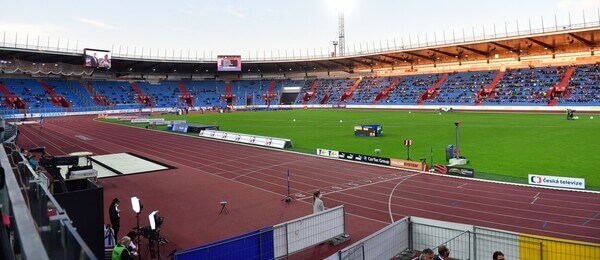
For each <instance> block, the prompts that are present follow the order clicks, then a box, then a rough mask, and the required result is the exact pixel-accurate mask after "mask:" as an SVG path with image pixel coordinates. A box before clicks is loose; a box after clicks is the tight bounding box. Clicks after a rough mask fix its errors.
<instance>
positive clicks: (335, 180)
mask: <svg viewBox="0 0 600 260" xmlns="http://www.w3.org/2000/svg"><path fill="white" fill-rule="evenodd" d="M19 138H20V139H19V145H20V146H21V147H22V148H24V149H29V148H32V147H36V146H45V147H46V148H47V151H48V152H49V153H51V154H53V155H62V154H67V153H70V152H77V151H91V152H93V153H94V154H98V155H101V154H110V153H120V152H131V153H134V154H138V155H141V156H144V157H148V158H151V159H153V160H157V161H160V162H162V163H165V164H169V165H171V166H174V167H177V169H172V170H166V171H158V172H153V173H145V174H135V175H129V176H119V177H113V178H105V179H101V180H100V184H101V185H102V186H103V187H104V204H105V212H108V206H109V204H110V201H111V200H112V198H114V197H118V198H120V199H121V201H122V205H121V209H122V210H123V212H122V213H121V222H122V223H121V230H122V231H121V232H120V234H123V235H124V234H125V233H126V232H127V231H128V227H133V226H135V217H134V214H133V212H132V211H131V208H130V207H131V206H130V205H128V203H127V201H129V199H128V198H129V197H131V196H138V197H139V198H140V199H141V200H142V202H143V204H144V207H145V208H144V211H145V212H147V213H150V212H151V211H152V210H156V209H158V210H160V211H161V215H163V216H165V224H164V225H163V229H162V233H161V234H162V235H164V236H165V237H167V238H168V239H169V241H170V243H169V244H168V245H167V246H166V250H164V251H163V252H167V251H171V250H174V249H177V250H178V249H186V248H190V247H193V246H196V245H200V244H205V243H208V242H214V241H216V240H220V239H224V238H227V237H231V236H234V235H239V234H242V233H245V232H249V231H252V230H255V229H259V228H262V227H265V226H270V225H274V224H277V223H281V222H284V221H287V220H291V219H294V218H297V217H301V216H304V215H307V214H310V213H311V212H312V206H311V197H310V196H311V194H312V192H314V191H315V190H317V189H320V190H321V191H322V192H324V199H323V200H324V202H325V206H326V207H334V206H337V205H345V207H346V213H347V217H346V229H347V232H348V233H349V234H350V235H351V238H352V240H353V241H358V240H359V239H361V238H363V237H365V236H367V235H369V234H371V233H373V232H375V231H376V230H379V229H380V228H382V227H384V226H386V225H388V224H389V223H391V219H392V218H393V219H394V220H398V219H401V218H402V217H404V216H409V215H411V216H419V217H426V218H434V219H439V220H444V221H452V222H459V223H465V224H472V225H479V226H485V227H492V228H499V229H504V230H510V231H516V232H522V233H528V234H536V235H545V236H552V237H559V238H565V239H573V240H579V241H587V242H594V243H600V193H587V192H575V191H562V190H552V189H543V188H534V187H523V186H517V185H510V184H499V183H492V182H482V181H476V180H469V179H460V178H451V177H447V176H440V175H433V174H415V173H412V172H404V171H399V170H397V169H389V168H382V167H375V166H369V165H363V164H356V163H350V162H343V161H337V160H331V159H325V158H318V157H314V156H308V155H303V154H296V153H289V152H282V151H277V150H270V149H262V148H257V147H249V146H242V145H236V144H230V143H224V142H218V141H210V140H205V139H200V138H192V137H188V136H182V135H177V134H171V133H164V132H158V131H152V130H145V129H138V128H131V127H125V126H118V125H113V124H107V123H100V122H95V121H93V120H92V118H91V117H68V118H54V119H47V120H46V121H45V122H44V125H43V127H39V126H37V125H24V126H22V127H21V136H20V137H19ZM288 169H289V170H290V171H291V173H292V177H291V187H292V194H294V196H295V197H296V198H297V201H295V202H292V203H290V204H286V203H284V202H282V201H281V199H282V198H283V197H284V196H285V194H286V188H287V183H286V172H287V170H288ZM222 200H226V201H228V202H229V203H228V206H227V207H228V208H229V210H230V211H231V212H230V213H229V214H227V215H219V214H218V213H219V210H220V205H219V202H220V201H222ZM130 212H131V213H130ZM105 219H106V221H105V222H108V213H106V217H105ZM142 225H147V218H142ZM349 244H350V243H346V244H343V245H341V246H338V247H332V246H328V245H324V246H320V247H317V248H315V249H314V250H312V251H310V252H302V253H300V255H299V257H300V258H306V257H311V258H322V257H325V256H328V255H330V254H332V253H333V252H335V251H337V250H339V249H341V248H343V247H345V246H347V245H349ZM163 255H164V254H163Z"/></svg>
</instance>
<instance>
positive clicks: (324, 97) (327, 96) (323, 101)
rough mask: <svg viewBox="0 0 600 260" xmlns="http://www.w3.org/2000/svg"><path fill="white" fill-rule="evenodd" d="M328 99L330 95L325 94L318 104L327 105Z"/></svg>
mask: <svg viewBox="0 0 600 260" xmlns="http://www.w3.org/2000/svg"><path fill="white" fill-rule="evenodd" d="M329 98H331V93H329V92H327V93H326V94H325V96H323V98H322V99H321V101H320V102H319V104H321V105H323V104H325V103H327V101H329Z"/></svg>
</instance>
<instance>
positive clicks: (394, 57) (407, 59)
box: [379, 54, 412, 63]
mask: <svg viewBox="0 0 600 260" xmlns="http://www.w3.org/2000/svg"><path fill="white" fill-rule="evenodd" d="M379 55H380V56H383V57H386V58H390V59H392V60H397V61H403V62H410V63H412V59H409V58H401V57H396V56H392V55H388V54H379Z"/></svg>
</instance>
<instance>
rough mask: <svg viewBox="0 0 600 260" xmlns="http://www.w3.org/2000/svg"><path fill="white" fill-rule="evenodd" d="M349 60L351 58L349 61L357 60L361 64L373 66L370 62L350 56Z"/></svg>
mask: <svg viewBox="0 0 600 260" xmlns="http://www.w3.org/2000/svg"><path fill="white" fill-rule="evenodd" d="M350 60H351V61H354V62H357V63H360V64H362V65H365V66H367V67H373V65H372V64H371V63H368V62H364V61H361V60H359V59H356V58H350Z"/></svg>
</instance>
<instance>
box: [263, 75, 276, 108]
mask: <svg viewBox="0 0 600 260" xmlns="http://www.w3.org/2000/svg"><path fill="white" fill-rule="evenodd" d="M274 91H275V81H274V80H271V81H270V82H269V89H268V90H267V94H266V95H265V105H267V106H270V105H271V101H272V100H273V99H274V98H275V93H273V92H274Z"/></svg>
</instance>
